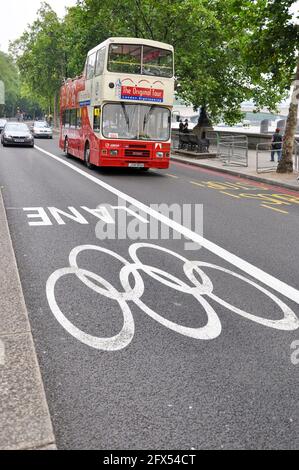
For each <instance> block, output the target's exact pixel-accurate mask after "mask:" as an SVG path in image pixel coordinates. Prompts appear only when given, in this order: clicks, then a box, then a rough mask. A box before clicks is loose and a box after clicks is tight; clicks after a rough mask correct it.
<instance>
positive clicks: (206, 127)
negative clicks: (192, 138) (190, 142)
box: [193, 105, 213, 139]
mask: <svg viewBox="0 0 299 470" xmlns="http://www.w3.org/2000/svg"><path fill="white" fill-rule="evenodd" d="M211 130H213V126H212V123H211V121H210V118H209V116H208V114H207V109H206V106H205V105H204V106H202V107H201V110H200V115H199V119H198V123H197V124H196V126H195V127H194V129H193V132H194V134H196V135H198V137H199V138H200V139H201V138H202V135H203V133H206V132H207V131H211Z"/></svg>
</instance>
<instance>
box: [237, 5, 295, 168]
mask: <svg viewBox="0 0 299 470" xmlns="http://www.w3.org/2000/svg"><path fill="white" fill-rule="evenodd" d="M295 4H296V1H294V0H255V1H249V0H242V1H241V0H234V1H233V2H232V5H231V12H232V14H235V16H236V17H237V23H238V26H239V28H240V30H241V31H243V33H242V34H239V38H240V39H241V43H240V46H241V47H240V53H241V55H242V60H243V62H244V64H245V65H246V64H247V74H248V76H249V78H250V81H251V83H252V84H253V85H254V86H255V87H256V88H255V92H254V99H255V102H256V103H257V105H258V106H259V107H262V106H264V107H267V108H268V109H270V110H271V111H272V110H273V111H275V107H276V105H277V104H278V103H279V102H280V101H281V100H282V99H283V98H286V97H287V96H288V95H289V94H290V89H291V86H292V84H293V81H294V78H295V79H296V78H297V80H298V79H299V72H298V55H299V26H298V24H296V22H295V21H294V18H293V15H292V13H291V10H290V8H291V7H292V6H293V5H295ZM297 15H298V13H297ZM296 68H297V72H296V73H295V70H296ZM294 73H295V76H294ZM297 85H298V82H297ZM297 114H298V100H297V101H296V100H295V101H294V100H293V102H292V103H291V105H290V109H289V116H288V119H287V125H286V129H285V138H284V143H283V152H282V159H281V161H280V163H279V165H278V168H277V171H278V172H280V173H285V172H292V171H293V162H292V157H293V146H294V136H295V129H296V123H297Z"/></svg>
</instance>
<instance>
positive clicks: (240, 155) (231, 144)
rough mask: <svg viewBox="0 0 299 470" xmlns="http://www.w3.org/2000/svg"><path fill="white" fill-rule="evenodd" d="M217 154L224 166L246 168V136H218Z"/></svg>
mask: <svg viewBox="0 0 299 470" xmlns="http://www.w3.org/2000/svg"><path fill="white" fill-rule="evenodd" d="M217 154H218V156H219V158H220V159H221V161H222V162H223V164H224V165H226V166H244V167H248V137H247V136H246V135H225V136H220V137H219V138H218V150H217Z"/></svg>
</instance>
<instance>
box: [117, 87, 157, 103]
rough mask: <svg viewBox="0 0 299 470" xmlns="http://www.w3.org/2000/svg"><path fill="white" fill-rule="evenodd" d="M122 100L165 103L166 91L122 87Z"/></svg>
mask: <svg viewBox="0 0 299 470" xmlns="http://www.w3.org/2000/svg"><path fill="white" fill-rule="evenodd" d="M121 98H122V99H124V100H134V101H135V100H136V101H139V100H142V101H155V102H157V103H163V98H164V91H163V90H158V89H156V88H141V87H136V86H122V87H121Z"/></svg>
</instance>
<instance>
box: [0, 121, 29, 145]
mask: <svg viewBox="0 0 299 470" xmlns="http://www.w3.org/2000/svg"><path fill="white" fill-rule="evenodd" d="M1 143H2V145H3V147H6V146H7V145H29V146H30V147H34V138H33V135H32V134H31V132H30V130H29V127H28V126H26V124H23V123H21V122H8V123H7V124H6V125H5V127H4V129H3V131H2V132H1Z"/></svg>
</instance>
